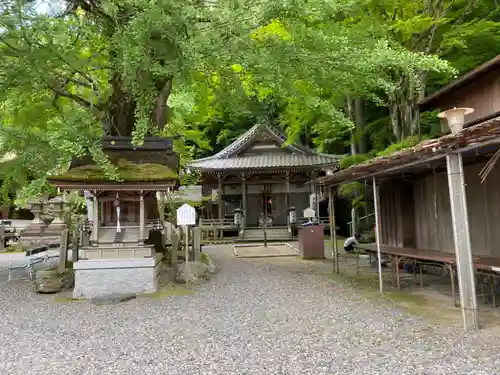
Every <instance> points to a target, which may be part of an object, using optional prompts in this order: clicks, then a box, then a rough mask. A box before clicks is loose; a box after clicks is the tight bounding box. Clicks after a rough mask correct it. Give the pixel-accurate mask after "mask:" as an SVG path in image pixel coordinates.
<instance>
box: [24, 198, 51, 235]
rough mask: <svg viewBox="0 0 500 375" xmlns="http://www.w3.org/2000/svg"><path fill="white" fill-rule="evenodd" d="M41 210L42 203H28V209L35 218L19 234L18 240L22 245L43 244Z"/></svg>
mask: <svg viewBox="0 0 500 375" xmlns="http://www.w3.org/2000/svg"><path fill="white" fill-rule="evenodd" d="M42 208H43V201H42V200H41V199H35V200H31V201H29V202H28V209H29V210H30V211H31V212H32V213H33V215H35V218H34V219H33V220H32V221H31V223H29V225H28V226H27V227H26V228H25V229H24V230H23V231H22V232H21V235H20V240H21V242H22V243H29V244H38V243H43V242H44V238H43V236H44V234H45V228H46V225H45V223H44V222H43V220H42V219H41V217H40V215H41V212H42Z"/></svg>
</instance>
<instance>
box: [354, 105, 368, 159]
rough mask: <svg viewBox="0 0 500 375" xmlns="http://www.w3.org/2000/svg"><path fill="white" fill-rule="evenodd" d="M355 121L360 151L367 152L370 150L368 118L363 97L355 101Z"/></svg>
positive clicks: (361, 152)
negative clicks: (367, 136)
mask: <svg viewBox="0 0 500 375" xmlns="http://www.w3.org/2000/svg"><path fill="white" fill-rule="evenodd" d="M354 123H355V124H356V135H357V138H358V152H359V153H360V154H365V153H366V152H368V147H367V145H366V119H365V102H364V100H363V99H356V100H355V101H354Z"/></svg>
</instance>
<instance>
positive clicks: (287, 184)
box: [285, 171, 291, 212]
mask: <svg viewBox="0 0 500 375" xmlns="http://www.w3.org/2000/svg"><path fill="white" fill-rule="evenodd" d="M290 205H291V204H290V171H287V172H286V175H285V210H286V212H288V209H289V208H290Z"/></svg>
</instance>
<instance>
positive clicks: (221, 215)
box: [217, 173, 224, 222]
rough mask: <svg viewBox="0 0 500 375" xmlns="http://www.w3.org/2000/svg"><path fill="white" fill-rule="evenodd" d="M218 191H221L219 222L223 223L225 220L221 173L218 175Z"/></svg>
mask: <svg viewBox="0 0 500 375" xmlns="http://www.w3.org/2000/svg"><path fill="white" fill-rule="evenodd" d="M217 189H218V190H219V220H221V222H222V221H223V219H224V200H223V199H222V195H223V190H222V175H221V174H220V173H218V174H217Z"/></svg>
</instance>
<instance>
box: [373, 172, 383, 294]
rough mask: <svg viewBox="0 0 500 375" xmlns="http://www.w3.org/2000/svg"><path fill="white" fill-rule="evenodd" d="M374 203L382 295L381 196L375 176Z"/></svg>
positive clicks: (379, 279) (379, 280) (381, 290)
mask: <svg viewBox="0 0 500 375" xmlns="http://www.w3.org/2000/svg"><path fill="white" fill-rule="evenodd" d="M373 202H374V206H375V237H376V240H377V258H378V282H379V287H380V293H383V292H384V282H383V279H382V257H381V256H380V194H379V188H378V186H377V180H376V178H375V176H373Z"/></svg>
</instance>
